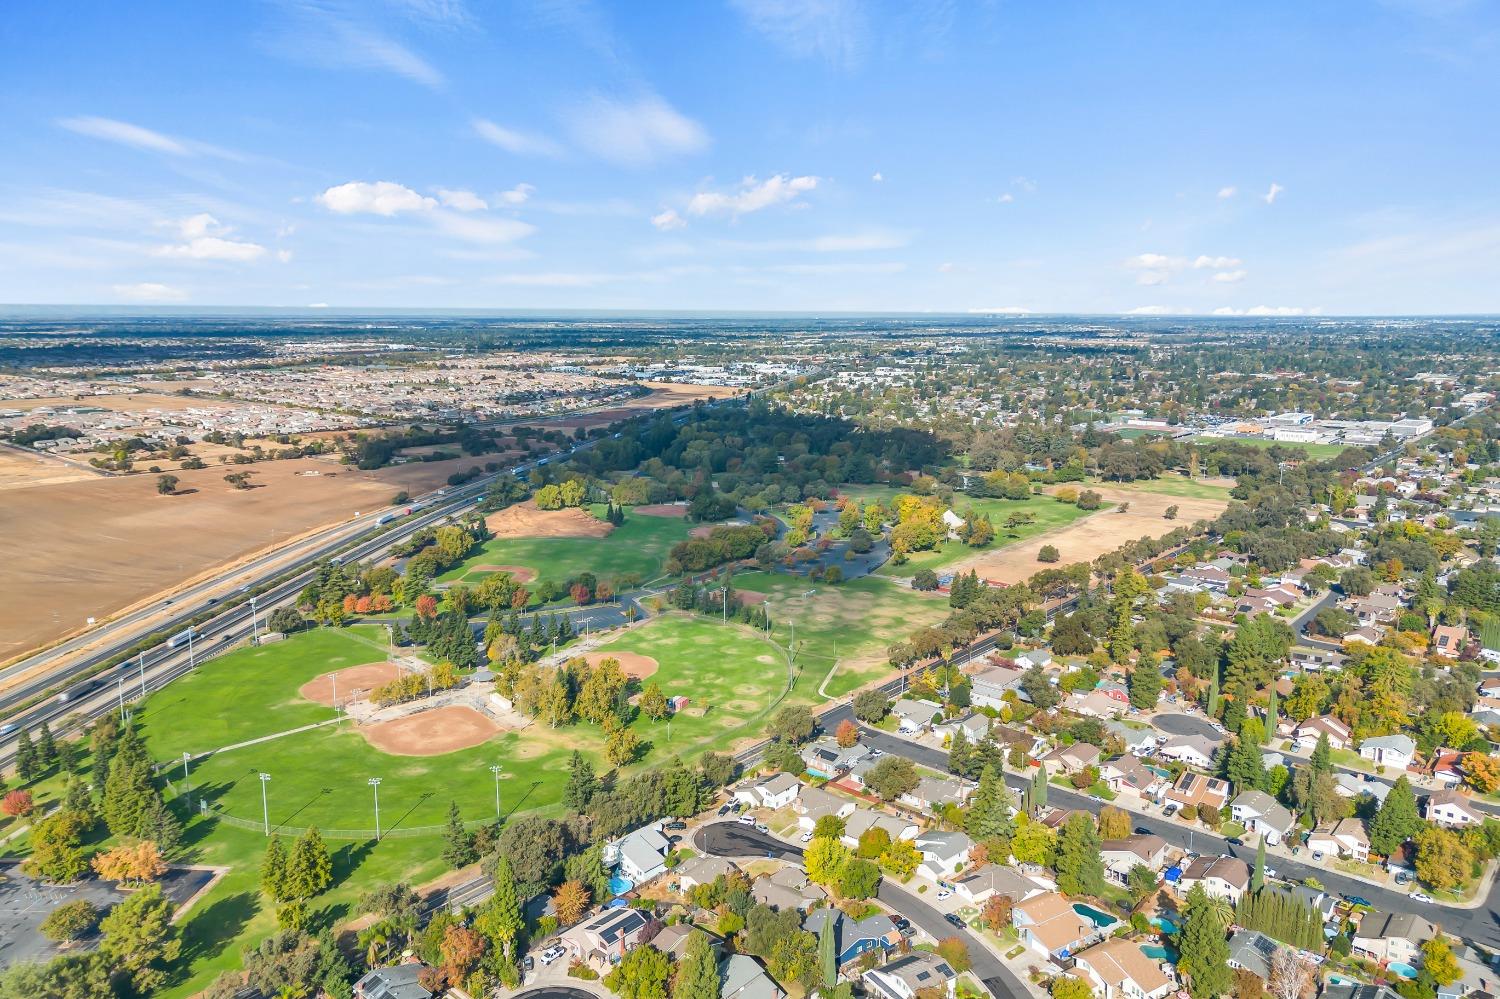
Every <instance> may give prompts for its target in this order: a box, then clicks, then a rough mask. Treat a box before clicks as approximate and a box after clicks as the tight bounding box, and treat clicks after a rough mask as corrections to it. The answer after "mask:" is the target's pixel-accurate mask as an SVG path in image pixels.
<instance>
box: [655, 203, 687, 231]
mask: <svg viewBox="0 0 1500 999" xmlns="http://www.w3.org/2000/svg"><path fill="white" fill-rule="evenodd" d="M651 224H652V225H654V226H656V228H658V229H660V230H661V231H662V232H669V231H671V230H673V229H681V228H683V227H684V226H686V225H687V220H686V219H684V218H683V217H682V216H681V215H679V214H677V209H675V208H666V209H663V210H662V211H660V212H657V213H656V214H655V215H653V216H651Z"/></svg>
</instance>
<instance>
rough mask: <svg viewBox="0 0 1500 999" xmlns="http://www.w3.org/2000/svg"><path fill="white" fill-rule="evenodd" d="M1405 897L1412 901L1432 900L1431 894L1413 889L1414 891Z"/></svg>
mask: <svg viewBox="0 0 1500 999" xmlns="http://www.w3.org/2000/svg"><path fill="white" fill-rule="evenodd" d="M1406 897H1407V898H1409V899H1411V900H1412V901H1413V902H1431V901H1432V896H1431V895H1429V894H1427V893H1426V892H1425V891H1414V892H1412V893H1411V894H1410V895H1408V896H1406Z"/></svg>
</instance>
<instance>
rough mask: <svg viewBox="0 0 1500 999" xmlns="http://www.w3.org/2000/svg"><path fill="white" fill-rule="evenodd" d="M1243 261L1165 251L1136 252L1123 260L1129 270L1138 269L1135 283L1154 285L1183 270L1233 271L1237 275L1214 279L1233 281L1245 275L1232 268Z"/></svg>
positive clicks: (1232, 258) (1234, 258)
mask: <svg viewBox="0 0 1500 999" xmlns="http://www.w3.org/2000/svg"><path fill="white" fill-rule="evenodd" d="M1241 263H1243V261H1241V260H1240V259H1239V258H1238V257H1211V256H1208V255H1207V254H1202V255H1200V256H1198V257H1195V258H1193V259H1191V260H1190V259H1188V258H1187V257H1173V256H1169V255H1167V254H1165V253H1138V254H1136V255H1135V256H1133V257H1131V258H1129V259H1128V260H1126V261H1125V266H1126V267H1128V268H1130V269H1131V270H1136V271H1139V272H1140V273H1139V274H1137V275H1136V279H1135V280H1136V283H1137V284H1142V285H1147V286H1154V285H1159V284H1166V283H1167V280H1168V279H1169V278H1170V277H1171V276H1172V274H1173V273H1175V272H1177V271H1183V270H1188V269H1192V270H1210V269H1212V270H1217V271H1223V272H1230V271H1233V273H1234V274H1237V275H1238V276H1235V277H1220V276H1215V278H1214V280H1215V281H1221V282H1226V281H1227V282H1233V281H1238V280H1240V278H1243V277H1244V276H1245V272H1244V271H1239V270H1234V269H1235V268H1238V267H1239V265H1240V264H1241Z"/></svg>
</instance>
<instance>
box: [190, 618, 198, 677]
mask: <svg viewBox="0 0 1500 999" xmlns="http://www.w3.org/2000/svg"><path fill="white" fill-rule="evenodd" d="M196 665H197V663H195V662H194V655H193V627H192V625H188V669H192V668H193V667H194V666H196Z"/></svg>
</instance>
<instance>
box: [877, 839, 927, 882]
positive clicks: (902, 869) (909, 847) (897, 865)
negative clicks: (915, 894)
mask: <svg viewBox="0 0 1500 999" xmlns="http://www.w3.org/2000/svg"><path fill="white" fill-rule="evenodd" d="M921 863H922V855H921V854H920V853H918V852H917V848H916V846H915V845H914V844H913V843H912V841H911V840H909V839H898V840H896V841H895V842H894V843H892V844H891V845H890V846H888V847H886V850H885V852H884V853H882V854H881V855H880V866H881V869H883V870H884V871H886V872H887V873H888V874H890V875H891V876H892V877H894V878H897V879H899V880H902V881H905V880H906V879H907V878H909V877H911V876H912V874H913V873H915V872H916V869H917V866H918V865H919V864H921Z"/></svg>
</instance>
